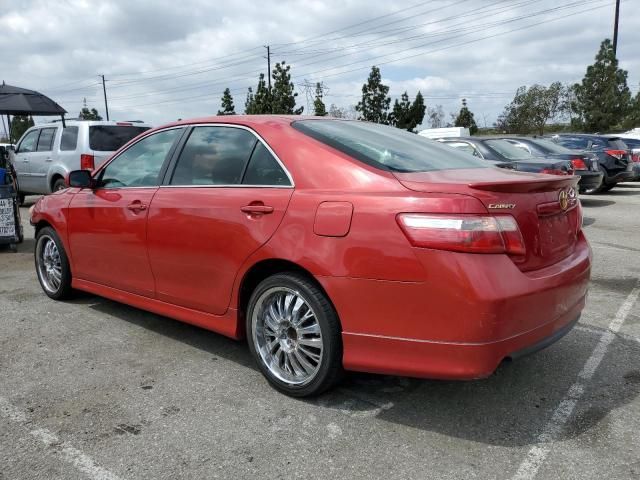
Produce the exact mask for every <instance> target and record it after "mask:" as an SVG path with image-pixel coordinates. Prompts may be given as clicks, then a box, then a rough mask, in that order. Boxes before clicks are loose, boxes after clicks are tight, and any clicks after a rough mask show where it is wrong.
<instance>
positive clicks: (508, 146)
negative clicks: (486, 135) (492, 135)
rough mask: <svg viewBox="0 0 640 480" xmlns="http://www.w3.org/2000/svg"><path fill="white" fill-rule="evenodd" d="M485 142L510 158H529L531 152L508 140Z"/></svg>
mask: <svg viewBox="0 0 640 480" xmlns="http://www.w3.org/2000/svg"><path fill="white" fill-rule="evenodd" d="M484 144H485V145H486V146H487V147H489V148H491V149H492V150H494V151H495V152H497V153H498V154H500V155H502V156H503V157H505V158H506V159H508V160H528V159H530V158H532V156H531V154H530V153H529V152H528V151H526V150H523V149H522V148H518V147H516V146H515V145H513V144H512V143H510V142H507V141H506V140H486V141H485V142H484Z"/></svg>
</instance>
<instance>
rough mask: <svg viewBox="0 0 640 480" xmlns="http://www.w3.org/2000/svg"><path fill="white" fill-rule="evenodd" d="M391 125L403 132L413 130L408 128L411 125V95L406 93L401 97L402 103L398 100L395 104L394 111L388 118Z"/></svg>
mask: <svg viewBox="0 0 640 480" xmlns="http://www.w3.org/2000/svg"><path fill="white" fill-rule="evenodd" d="M388 121H389V125H393V126H394V127H397V128H401V129H403V130H411V127H408V126H409V124H411V102H410V101H409V95H407V92H406V91H405V92H404V93H403V94H402V96H401V97H400V101H399V102H398V99H397V98H396V101H395V102H394V103H393V109H392V110H391V113H390V114H389V116H388Z"/></svg>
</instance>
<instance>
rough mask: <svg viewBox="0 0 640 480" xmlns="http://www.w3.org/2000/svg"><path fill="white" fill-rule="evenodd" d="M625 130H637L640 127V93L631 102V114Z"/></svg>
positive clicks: (626, 121)
mask: <svg viewBox="0 0 640 480" xmlns="http://www.w3.org/2000/svg"><path fill="white" fill-rule="evenodd" d="M624 127H625V128H637V127H640V91H639V92H638V93H637V94H636V96H635V98H634V99H633V101H632V102H631V106H630V108H629V114H628V115H627V118H626V119H625V121H624Z"/></svg>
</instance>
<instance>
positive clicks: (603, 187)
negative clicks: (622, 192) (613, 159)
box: [581, 164, 614, 195]
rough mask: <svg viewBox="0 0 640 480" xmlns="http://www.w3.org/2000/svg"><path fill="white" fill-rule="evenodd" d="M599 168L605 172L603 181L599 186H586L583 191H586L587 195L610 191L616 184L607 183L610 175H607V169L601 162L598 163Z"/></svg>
mask: <svg viewBox="0 0 640 480" xmlns="http://www.w3.org/2000/svg"><path fill="white" fill-rule="evenodd" d="M598 169H599V170H600V171H601V172H602V174H603V177H602V183H600V185H598V186H597V187H591V188H585V189H584V190H583V191H582V192H581V193H585V194H586V195H594V194H597V193H602V192H608V191H609V190H611V189H612V188H613V187H614V185H611V186H609V185H608V183H607V182H608V179H609V175H607V170H606V169H605V168H604V167H603V166H602V165H600V164H598ZM607 187H608V188H607Z"/></svg>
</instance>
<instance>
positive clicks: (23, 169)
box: [13, 128, 40, 193]
mask: <svg viewBox="0 0 640 480" xmlns="http://www.w3.org/2000/svg"><path fill="white" fill-rule="evenodd" d="M38 136H40V129H38V128H36V129H33V130H31V131H30V132H27V134H26V135H25V136H24V137H22V140H21V141H20V143H18V146H17V147H16V150H15V152H14V153H13V167H14V168H15V169H16V174H17V176H18V188H19V189H20V191H21V192H29V193H32V192H35V190H34V188H35V183H34V182H33V179H32V177H31V155H32V153H33V152H35V150H36V146H37V144H38Z"/></svg>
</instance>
